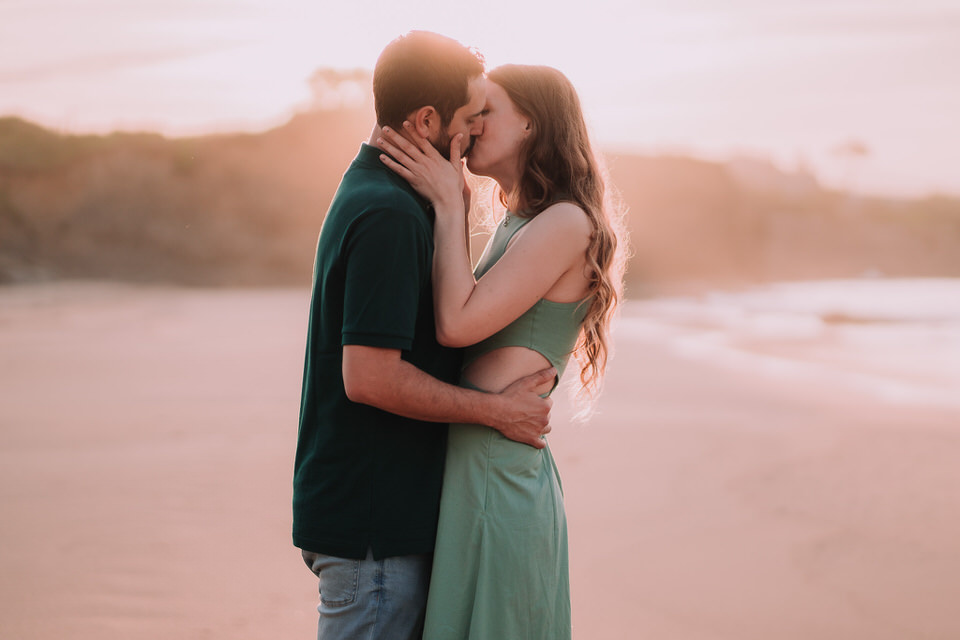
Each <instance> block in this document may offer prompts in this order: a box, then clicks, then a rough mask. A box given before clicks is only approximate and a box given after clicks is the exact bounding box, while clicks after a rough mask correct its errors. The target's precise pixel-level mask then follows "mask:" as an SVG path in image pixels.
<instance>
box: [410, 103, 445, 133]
mask: <svg viewBox="0 0 960 640" xmlns="http://www.w3.org/2000/svg"><path fill="white" fill-rule="evenodd" d="M407 119H408V120H409V121H410V123H411V124H412V125H413V130H414V131H416V133H417V135H419V136H420V137H422V138H430V139H432V138H433V137H434V136H436V135H437V134H439V133H440V114H439V113H437V110H436V109H434V108H433V107H431V106H429V105H427V106H426V107H420V108H419V109H417V110H416V111H414V112H413V114H412V116H411V117H410V118H407Z"/></svg>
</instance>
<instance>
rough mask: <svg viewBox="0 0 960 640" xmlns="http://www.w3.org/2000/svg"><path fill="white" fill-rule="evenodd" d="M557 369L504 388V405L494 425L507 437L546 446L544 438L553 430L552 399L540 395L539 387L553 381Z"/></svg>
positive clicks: (537, 446) (534, 445)
mask: <svg viewBox="0 0 960 640" xmlns="http://www.w3.org/2000/svg"><path fill="white" fill-rule="evenodd" d="M556 375H557V370H556V369H554V368H553V367H550V368H549V369H544V370H542V371H538V372H537V373H533V374H531V375H529V376H526V377H524V378H520V379H519V380H517V381H516V382H514V383H513V384H511V385H510V386H509V387H507V388H506V389H504V390H503V391H501V392H500V393H499V394H498V395H499V396H500V398H501V400H502V403H503V407H502V409H501V411H500V412H499V414H498V415H497V416H496V420H497V424H494V425H491V426H492V427H493V428H494V429H496V430H497V431H499V432H500V433H502V434H503V435H504V436H505V437H507V438H509V439H510V440H515V441H516V442H521V443H523V444H528V445H530V446H531V447H535V448H537V449H543V448H544V447H545V446H547V441H546V440H544V439H543V438H541V436H544V435H546V434H548V433H550V407H551V406H553V400H551V399H550V398H541V397H540V396H539V394H537V391H536V390H537V388H539V387H542V386H543V385H544V384H546V383H547V382H553V380H554V378H555V377H556Z"/></svg>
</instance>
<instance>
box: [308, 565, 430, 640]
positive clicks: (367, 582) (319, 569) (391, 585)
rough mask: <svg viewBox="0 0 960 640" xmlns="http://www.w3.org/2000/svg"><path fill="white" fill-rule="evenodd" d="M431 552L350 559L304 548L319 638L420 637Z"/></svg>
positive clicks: (400, 639) (376, 639)
mask: <svg viewBox="0 0 960 640" xmlns="http://www.w3.org/2000/svg"><path fill="white" fill-rule="evenodd" d="M432 559H433V556H432V555H431V554H422V555H412V556H395V557H392V558H383V559H382V560H374V559H373V552H372V551H368V552H367V557H366V559H365V560H350V559H347V558H336V557H334V556H325V555H322V554H319V553H313V552H312V551H304V552H303V561H304V562H306V563H307V566H308V567H310V570H311V571H313V572H314V573H315V574H316V575H317V577H318V578H319V579H320V604H319V605H318V606H317V611H319V612H320V621H319V623H318V624H317V639H318V640H420V636H421V635H422V634H423V616H424V611H425V609H426V606H427V588H428V587H429V586H430V567H431V563H432V562H431V561H432Z"/></svg>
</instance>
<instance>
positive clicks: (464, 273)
mask: <svg viewBox="0 0 960 640" xmlns="http://www.w3.org/2000/svg"><path fill="white" fill-rule="evenodd" d="M384 133H385V135H384V138H383V139H381V140H380V141H379V143H380V144H381V146H382V147H383V148H384V150H385V151H387V152H388V153H390V155H392V156H393V158H395V159H396V161H394V160H392V159H390V158H388V157H386V156H381V160H383V162H384V164H386V165H387V166H388V167H390V168H391V169H393V170H394V171H395V172H396V173H397V174H398V175H400V176H401V177H403V178H405V179H406V180H407V181H408V182H410V184H411V186H413V187H414V188H415V189H416V190H417V191H419V192H420V193H421V194H422V195H424V197H426V198H428V199H429V200H430V201H431V202H433V206H434V210H435V212H436V224H435V227H434V239H435V249H434V262H433V287H434V311H435V315H436V321H437V337H438V339H439V340H440V342H441V343H442V344H445V345H447V346H467V345H471V344H475V343H477V342H480V341H481V340H483V339H485V338H488V337H490V336H491V335H493V334H494V333H496V332H497V331H499V330H500V329H502V328H503V327H505V326H507V325H508V324H510V322H512V321H513V320H515V319H517V318H518V317H520V315H522V314H523V313H524V312H525V311H526V310H527V309H529V308H530V307H532V306H533V305H534V304H535V303H536V302H537V300H539V299H540V298H542V297H544V296H545V295H546V294H547V292H548V291H550V289H551V288H552V287H553V285H554V284H556V282H557V281H558V280H559V279H560V278H561V277H562V276H563V275H564V274H565V273H567V272H568V271H569V270H570V269H573V268H576V267H579V266H580V265H582V263H583V255H584V253H585V251H586V249H587V246H588V244H589V242H590V234H591V233H592V228H591V225H590V221H589V220H588V218H587V216H586V214H585V213H584V212H583V210H581V209H580V208H579V207H578V206H576V205H574V204H572V203H569V202H562V203H557V204H555V205H553V206H551V207H549V208H547V209H546V210H544V211H543V212H541V213H540V214H539V215H538V216H537V217H536V219H534V220H531V221H530V222H529V223H528V224H527V226H526V227H525V228H524V230H523V232H522V233H521V234H520V235H519V236H518V237H517V238H516V240H515V241H514V242H513V243H512V244H511V246H510V249H509V250H508V251H507V252H506V253H505V254H504V255H503V257H501V258H500V260H498V261H497V263H496V264H495V265H494V266H493V267H492V268H491V269H490V270H489V271H488V272H487V273H486V274H484V276H483V277H482V278H481V279H480V281H479V282H478V281H476V280H475V279H474V277H473V269H472V265H471V263H470V257H469V253H468V251H467V245H466V242H465V241H464V239H465V237H466V233H467V229H466V218H465V216H464V210H463V196H462V191H463V182H462V181H463V165H462V162H461V161H460V160H450V161H448V160H446V159H444V158H443V157H442V156H441V155H440V154H439V153H438V152H437V151H436V149H434V148H433V146H432V145H431V144H430V142H429V140H426V139H420V140H418V141H417V143H416V144H414V143H413V142H411V141H409V140H407V139H405V138H403V137H402V136H400V135H398V134H397V133H396V132H391V131H389V130H385V132H384ZM460 139H461V137H460V136H457V137H455V138H454V139H453V140H452V141H451V149H450V157H451V158H459V157H460Z"/></svg>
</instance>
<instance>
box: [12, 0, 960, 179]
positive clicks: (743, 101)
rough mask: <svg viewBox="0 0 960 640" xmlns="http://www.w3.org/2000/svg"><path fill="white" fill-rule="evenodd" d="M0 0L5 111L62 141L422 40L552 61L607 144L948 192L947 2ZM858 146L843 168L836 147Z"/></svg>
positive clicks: (137, 124)
mask: <svg viewBox="0 0 960 640" xmlns="http://www.w3.org/2000/svg"><path fill="white" fill-rule="evenodd" d="M544 4H545V3H540V2H536V3H534V2H530V3H524V2H520V1H518V0H487V1H485V2H482V3H470V4H466V3H457V2H452V1H451V0H443V1H440V0H416V1H410V2H394V3H391V4H390V5H389V6H383V3H381V2H373V1H370V0H353V1H348V0H338V1H337V2H325V1H323V0H270V1H267V0H229V1H228V0H189V1H188V0H75V1H65V0H0V114H11V113H13V114H20V115H24V116H26V117H29V118H31V119H34V120H37V121H39V122H41V123H43V124H46V125H49V126H54V127H57V128H60V129H65V130H77V131H105V130H109V129H112V128H125V129H144V128H146V129H156V130H160V131H163V132H165V133H168V134H173V135H179V134H192V133H199V132H204V131H210V130H229V129H236V128H246V129H262V128H264V127H267V126H270V125H272V124H277V123H280V122H282V121H284V120H285V119H286V118H287V117H288V116H289V114H290V113H291V112H292V110H294V109H296V108H297V106H298V105H302V104H303V103H304V102H305V101H306V100H307V99H308V97H309V92H308V90H307V84H306V82H305V81H306V78H307V77H309V75H310V73H311V72H312V71H313V70H314V69H316V68H317V67H321V66H330V67H339V68H352V67H367V68H372V66H373V64H374V62H375V61H376V58H377V55H378V54H379V52H380V50H381V49H382V47H383V46H384V44H386V43H387V42H388V41H389V40H391V39H392V38H394V37H395V36H397V35H398V34H400V33H402V32H404V31H407V30H409V29H413V28H422V29H431V30H434V31H439V32H441V33H445V34H447V35H450V36H452V37H455V38H457V39H458V40H460V41H461V42H464V43H465V44H469V45H473V46H476V47H478V48H479V49H480V50H481V51H482V52H483V53H484V54H485V55H486V57H487V60H488V62H489V64H490V65H491V66H495V65H497V64H500V63H503V62H524V63H543V64H550V65H552V66H555V67H558V68H559V69H561V70H562V71H564V72H565V73H566V74H567V75H568V76H569V77H570V78H571V80H573V82H574V84H575V85H576V86H577V87H578V89H579V91H580V93H581V97H582V98H583V102H584V106H585V108H586V110H587V115H588V119H589V120H590V122H591V125H592V128H593V130H594V134H595V137H596V138H597V140H598V142H599V143H601V144H602V145H603V146H605V147H607V148H610V147H619V148H633V149H638V150H640V151H644V152H662V151H679V152H684V153H691V154H698V155H703V156H706V157H717V158H720V157H730V156H733V155H737V154H751V155H760V156H766V157H770V158H772V159H774V160H775V161H776V162H777V163H778V164H780V166H782V167H784V168H787V169H790V168H793V167H795V166H797V164H798V163H804V164H807V165H810V166H812V167H814V169H815V171H816V173H817V174H818V176H820V177H821V178H823V179H824V180H825V181H827V182H830V183H832V184H841V185H848V186H853V187H855V188H859V189H864V190H870V191H878V192H883V193H895V194H919V193H924V192H927V191H932V190H941V191H950V192H953V193H960V118H958V115H957V114H960V2H958V0H951V2H943V1H942V0H941V1H937V0H913V1H899V2H891V1H889V0H872V1H869V2H844V1H843V0H839V1H837V0H804V1H798V0H776V1H769V0H767V1H763V2H760V1H757V0H723V1H719V0H717V1H713V0H709V1H708V0H674V1H673V2H671V3H669V5H668V3H665V2H656V3H654V2H647V1H644V0H630V1H626V0H623V1H621V0H588V1H586V2H562V1H561V2H553V3H551V4H550V5H549V6H550V8H549V10H544V9H542V8H540V7H541V6H543V5H544ZM849 140H859V141H862V142H863V143H865V144H866V145H867V147H868V148H869V149H870V155H869V156H867V157H866V158H864V159H862V160H861V161H860V162H858V163H856V164H853V165H850V164H849V163H848V162H847V161H846V160H844V159H842V158H840V157H838V156H837V155H836V154H835V153H834V152H833V151H834V149H835V148H836V147H837V146H838V145H840V144H842V143H844V142H847V141H849Z"/></svg>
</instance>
